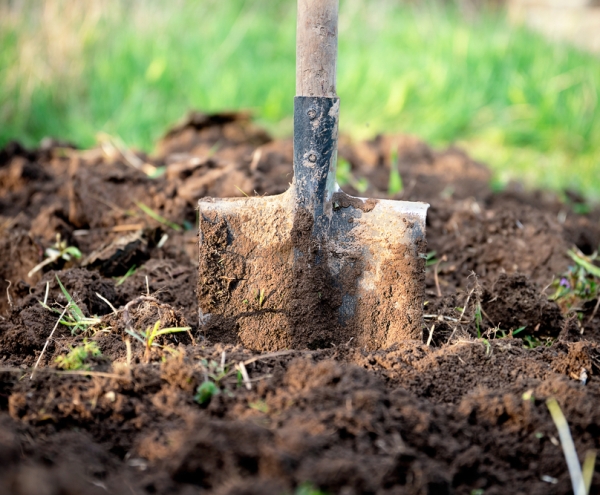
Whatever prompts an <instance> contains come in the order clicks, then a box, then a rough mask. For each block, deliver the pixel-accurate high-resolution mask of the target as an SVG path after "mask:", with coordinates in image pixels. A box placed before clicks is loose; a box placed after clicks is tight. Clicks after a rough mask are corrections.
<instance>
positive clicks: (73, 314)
mask: <svg viewBox="0 0 600 495" xmlns="http://www.w3.org/2000/svg"><path fill="white" fill-rule="evenodd" d="M56 281H57V282H58V285H59V287H60V290H61V292H62V293H63V295H64V296H65V298H66V299H67V310H66V312H65V314H64V316H63V317H62V318H61V320H60V323H61V324H62V325H65V326H67V327H71V335H75V334H76V333H77V332H78V331H79V332H82V333H83V332H86V331H87V330H88V329H89V327H91V326H92V325H97V324H98V323H100V322H101V321H102V320H101V319H100V318H99V317H97V316H92V317H87V316H85V315H84V314H83V311H82V310H81V308H80V307H79V306H78V305H77V303H76V302H75V300H74V299H73V297H72V296H71V294H69V291H67V289H65V286H64V285H63V284H62V282H61V281H60V279H59V278H58V275H57V276H56ZM39 303H40V304H41V305H42V307H44V308H45V309H47V310H48V311H52V312H53V313H57V314H61V313H62V312H61V311H59V310H58V309H56V308H51V307H50V306H48V304H47V303H46V301H45V300H44V301H43V302H42V301H39Z"/></svg>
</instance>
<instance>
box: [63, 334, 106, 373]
mask: <svg viewBox="0 0 600 495" xmlns="http://www.w3.org/2000/svg"><path fill="white" fill-rule="evenodd" d="M100 356H102V352H100V349H99V348H98V344H97V343H96V342H95V341H94V340H87V339H84V341H83V345H80V346H77V347H71V350H70V351H69V353H68V354H67V355H66V356H59V357H57V358H56V364H57V365H58V367H59V368H62V369H63V370H70V371H76V370H89V369H90V366H89V364H86V360H87V359H88V358H89V357H100Z"/></svg>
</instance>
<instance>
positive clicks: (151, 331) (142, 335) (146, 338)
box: [125, 320, 191, 355]
mask: <svg viewBox="0 0 600 495" xmlns="http://www.w3.org/2000/svg"><path fill="white" fill-rule="evenodd" d="M160 325H161V321H160V320H157V321H156V323H155V324H154V327H148V328H146V330H145V331H141V332H139V333H138V332H136V331H135V330H132V329H130V328H127V329H126V330H125V331H126V332H127V333H128V334H129V335H131V336H132V337H133V338H134V339H136V340H138V341H140V342H141V343H142V344H144V346H145V347H146V354H147V355H149V353H150V349H151V348H152V347H159V346H158V344H157V343H156V342H154V341H155V339H156V337H159V336H160V335H168V334H171V333H178V332H189V331H190V330H191V327H169V328H163V329H161V328H160Z"/></svg>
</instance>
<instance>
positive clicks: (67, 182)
mask: <svg viewBox="0 0 600 495" xmlns="http://www.w3.org/2000/svg"><path fill="white" fill-rule="evenodd" d="M157 149H158V151H157V154H156V155H155V156H146V155H144V154H142V153H137V152H134V151H131V150H125V149H122V148H121V147H120V146H119V145H118V144H117V143H112V142H110V141H106V142H104V143H103V145H102V146H101V147H99V148H96V149H92V150H85V151H81V150H75V149H74V148H73V147H71V146H69V145H67V144H65V143H60V142H54V141H48V142H46V143H45V145H44V147H43V148H40V149H38V150H26V149H24V148H23V147H21V146H19V145H18V144H16V143H12V144H11V145H9V146H7V147H6V148H5V149H4V150H1V151H0V234H2V235H1V236H0V259H2V263H1V264H0V315H1V316H0V493H7V494H18V495H30V494H31V495H33V494H36V495H37V494H40V493H48V494H57V495H58V494H69V495H70V494H73V495H74V494H83V493H85V494H96V493H98V494H100V493H115V494H120V493H123V494H125V493H127V494H152V493H157V494H167V493H169V494H182V495H183V494H186V495H187V494H194V493H198V494H202V493H217V494H240V493H244V494H246V493H247V494H255V493H256V494H258V493H260V494H270V493H272V494H278V495H281V494H284V493H298V494H300V493H303V494H306V493H319V492H317V490H321V491H322V492H325V493H330V494H334V493H340V494H347V495H350V494H358V493H373V494H382V495H383V494H393V493H403V494H404V493H406V494H424V493H428V494H444V493H447V494H474V493H478V494H481V493H485V494H486V495H489V494H501V493H507V491H508V492H509V493H515V494H516V493H523V494H525V493H527V494H528V495H530V494H540V495H541V494H548V493H554V494H567V493H571V485H570V479H569V475H568V472H567V468H566V464H565V461H564V457H563V453H562V450H561V447H560V443H559V441H558V440H557V439H558V435H557V431H556V427H555V425H554V423H553V422H552V419H551V418H550V415H549V413H548V410H547V408H546V405H545V400H546V399H547V398H548V397H551V396H552V397H556V398H557V400H558V401H559V403H560V405H561V408H562V409H563V411H564V413H565V416H566V417H567V419H568V421H569V424H570V427H571V432H572V435H573V438H574V441H575V445H576V448H577V451H578V453H579V456H580V458H582V456H583V454H584V452H585V451H586V450H588V449H596V450H597V449H598V448H600V407H599V406H600V382H598V373H599V372H600V346H599V341H600V309H599V306H600V303H599V302H598V295H597V292H594V290H597V289H594V287H595V286H594V285H593V283H598V280H597V279H594V277H593V276H592V275H590V274H589V273H584V272H582V269H581V266H580V265H578V264H577V263H576V262H575V261H574V258H573V257H572V256H570V255H569V254H568V251H569V250H570V249H574V248H576V249H578V250H579V251H575V252H574V253H575V257H576V258H577V257H578V258H577V259H579V260H582V259H583V260H585V259H587V260H588V261H590V262H591V263H594V261H593V259H592V257H591V256H590V257H589V258H585V256H589V255H591V254H592V253H593V252H594V251H595V250H596V249H598V247H599V244H600V210H598V209H595V210H594V209H593V208H592V209H590V211H589V212H588V213H586V214H578V213H576V212H575V211H574V209H577V208H575V206H577V205H579V206H580V205H581V203H582V200H581V198H576V197H575V196H574V195H570V196H568V201H567V202H562V201H559V199H557V198H556V197H555V196H553V195H551V194H548V193H540V192H532V193H527V192H523V191H520V190H519V189H518V188H517V187H513V188H510V189H509V190H507V191H504V192H502V193H494V192H492V191H491V190H490V188H489V186H488V183H489V180H490V174H489V172H488V171H487V169H486V168H485V167H484V166H483V165H481V164H479V163H477V162H475V161H473V160H472V159H470V158H469V157H468V156H467V155H466V154H465V153H463V152H462V151H460V150H457V149H448V150H444V151H435V150H433V149H431V148H430V147H428V146H427V145H426V144H425V143H423V142H421V141H419V140H417V139H415V138H412V137H407V136H380V137H378V138H376V139H374V140H372V141H368V142H353V141H351V140H349V139H347V138H343V139H342V140H341V142H340V150H339V156H340V160H341V163H342V164H343V167H340V168H343V174H341V175H340V180H341V182H343V184H342V187H343V188H344V190H345V191H346V192H348V193H349V194H360V195H361V196H367V197H374V198H384V197H388V195H387V190H388V181H389V177H390V169H391V166H392V162H396V164H397V166H398V168H399V171H400V173H401V176H402V181H403V184H404V188H403V189H402V191H401V192H399V193H398V194H396V195H395V196H394V198H395V199H407V200H418V201H425V202H428V203H430V204H431V209H430V211H429V213H428V220H427V222H428V223H427V239H428V252H429V257H428V261H427V264H428V267H427V273H426V300H427V302H426V306H425V328H424V339H423V342H414V341H412V342H403V343H399V344H395V345H394V346H392V347H391V348H388V349H379V350H376V351H367V350H365V349H362V348H359V347H353V346H352V342H350V343H348V344H345V343H344V344H340V345H337V346H332V347H329V348H326V349H324V348H319V346H315V347H316V348H313V349H310V350H308V349H306V350H284V351H279V352H271V353H264V352H263V353H261V352H257V351H250V350H248V349H244V348H243V347H241V346H234V345H232V343H230V342H227V341H222V340H220V337H219V335H221V333H220V331H221V330H223V329H219V328H216V329H214V331H212V332H211V333H210V335H202V334H201V333H200V332H199V329H198V319H199V315H198V305H197V293H196V291H197V287H198V261H197V231H196V229H197V227H196V225H197V219H196V203H197V200H198V199H199V198H200V197H202V196H213V197H233V196H240V195H241V192H240V191H243V192H244V193H245V194H249V195H253V194H259V195H263V194H277V193H281V192H283V191H285V190H286V189H287V187H288V183H289V181H290V180H291V174H292V144H291V141H290V140H273V139H271V138H270V137H269V136H268V135H267V133H265V132H264V131H263V130H262V129H260V128H258V127H257V126H255V125H254V124H253V123H252V121H251V120H250V119H249V117H248V116H247V115H245V114H236V113H229V114H216V115H203V114H199V113H192V114H190V115H189V116H188V118H187V119H186V120H184V121H182V122H181V123H180V124H178V125H177V126H176V127H175V128H174V129H173V130H172V131H170V132H169V133H168V134H167V135H166V136H165V137H164V138H163V139H162V140H161V142H160V143H159V146H158V148H157ZM574 205H575V206H574ZM578 211H581V208H579V209H578ZM57 236H58V237H57ZM67 247H71V248H77V250H79V251H80V252H81V253H82V255H81V257H78V256H76V255H74V254H73V253H76V251H73V250H70V251H66V248H67ZM52 250H53V251H52ZM53 253H54V254H53ZM65 254H66V255H65ZM48 255H51V256H54V258H55V261H54V262H53V263H47V264H46V265H45V266H43V267H41V268H40V269H38V270H37V271H35V272H33V273H31V272H32V270H33V269H34V268H35V267H36V265H38V264H40V263H42V262H43V261H44V260H47V259H48ZM596 266H597V265H596ZM578 267H579V268H578ZM577 281H578V282H579V283H580V285H577V286H575V285H573V284H575V283H576V282H577ZM586 284H587V285H586ZM200 290H202V287H201V288H200ZM561 291H562V292H561ZM586 291H587V292H586ZM556 293H561V294H563V297H562V298H559V299H558V300H554V299H555V298H553V297H552V296H553V294H556ZM564 294H566V296H565V295H564ZM63 313H64V314H63ZM61 314H63V321H64V322H65V323H68V325H67V324H59V323H58V318H59V316H61ZM153 344H155V345H153ZM57 358H61V359H59V360H58V361H57ZM32 377H33V378H32ZM598 491H600V475H599V474H595V475H594V479H593V486H592V491H591V493H595V492H598Z"/></svg>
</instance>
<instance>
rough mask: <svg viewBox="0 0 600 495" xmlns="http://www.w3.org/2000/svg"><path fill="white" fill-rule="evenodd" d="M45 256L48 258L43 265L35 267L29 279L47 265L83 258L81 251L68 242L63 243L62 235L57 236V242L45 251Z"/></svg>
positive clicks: (39, 264) (29, 274)
mask: <svg viewBox="0 0 600 495" xmlns="http://www.w3.org/2000/svg"><path fill="white" fill-rule="evenodd" d="M44 254H45V255H46V256H47V258H46V259H45V260H44V261H42V262H41V263H38V264H37V265H35V266H34V267H33V268H32V269H31V270H30V272H29V273H28V274H27V276H28V277H31V276H33V274H34V273H36V272H38V271H40V270H41V269H42V268H44V267H45V266H47V265H51V264H52V263H54V262H56V261H58V260H59V259H63V260H65V261H70V260H71V258H75V259H77V260H78V259H80V258H81V251H80V250H79V249H77V248H76V247H75V246H69V245H67V241H62V240H61V238H60V234H56V242H55V243H54V245H53V246H52V247H49V248H47V249H46V251H44Z"/></svg>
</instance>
